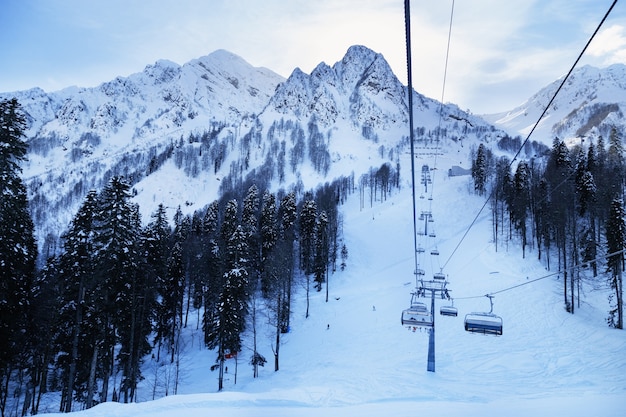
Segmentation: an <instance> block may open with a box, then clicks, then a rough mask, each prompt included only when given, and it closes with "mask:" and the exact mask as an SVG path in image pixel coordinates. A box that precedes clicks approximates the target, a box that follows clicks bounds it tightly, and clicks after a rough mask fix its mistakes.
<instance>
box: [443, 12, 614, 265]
mask: <svg viewBox="0 0 626 417" xmlns="http://www.w3.org/2000/svg"><path fill="white" fill-rule="evenodd" d="M615 4H617V0H613V3H612V4H611V6H610V7H609V10H608V11H607V12H606V13H605V15H604V17H603V18H602V20H601V21H600V23H599V24H598V26H597V27H596V30H595V31H594V32H593V33H592V34H591V37H590V38H589V40H588V41H587V43H586V44H585V46H584V47H583V49H582V51H581V52H580V53H579V54H578V57H577V58H576V60H575V61H574V64H573V65H572V66H571V67H570V69H569V71H568V72H567V74H566V75H565V77H563V80H562V81H561V84H560V85H559V87H558V88H557V89H556V91H555V92H554V94H553V95H552V98H551V99H550V101H549V102H548V104H547V105H546V106H545V108H544V110H543V112H542V113H541V115H540V116H539V118H538V119H537V121H536V122H535V124H534V125H533V128H532V129H531V130H530V132H529V133H528V135H527V136H526V139H524V142H522V144H521V146H520V148H519V149H518V151H517V153H516V154H515V156H514V157H513V159H512V160H511V163H510V164H509V168H510V167H511V166H512V165H513V162H514V161H515V159H516V158H517V157H518V156H519V154H520V153H521V152H522V150H523V149H524V146H526V143H527V142H528V141H529V140H530V137H531V135H532V134H533V133H534V131H535V129H536V128H537V126H538V125H539V123H540V122H541V120H542V119H543V118H544V117H545V115H546V113H547V112H548V109H549V108H550V106H551V105H552V103H553V102H554V100H555V99H556V96H557V95H558V94H559V92H560V91H561V89H562V88H563V85H565V82H566V81H567V80H568V78H569V77H570V75H571V74H572V72H573V71H574V69H575V68H576V65H578V62H579V61H580V60H581V58H582V57H583V55H584V53H585V51H586V50H587V48H588V47H589V44H591V41H592V40H593V39H594V37H595V36H596V34H597V33H598V31H599V30H600V28H601V27H602V25H603V24H604V22H605V21H606V19H607V18H608V16H609V14H610V13H611V11H612V10H613V7H615ZM563 183H564V182H562V183H561V184H563ZM561 184H559V185H561ZM555 190H556V188H555V189H553V190H551V193H552V192H554V191H555ZM494 192H495V190H492V191H491V193H489V195H488V196H487V199H486V200H485V203H484V204H483V205H482V207H481V208H480V210H479V211H478V213H477V214H476V217H474V219H473V220H472V222H471V223H470V225H469V227H468V228H467V230H466V231H465V233H464V234H463V236H461V240H459V243H457V245H456V247H455V248H454V250H453V251H452V253H451V254H450V256H449V257H448V259H447V260H446V262H445V263H444V265H443V267H444V268H445V266H446V265H447V264H448V262H450V260H451V259H452V257H453V256H454V255H455V254H456V251H457V250H458V249H459V247H460V246H461V243H463V241H464V240H465V238H466V237H467V235H468V233H469V231H470V229H471V228H472V227H473V226H474V224H475V223H476V221H477V220H478V217H479V216H480V214H481V213H482V211H483V210H484V209H485V207H486V206H487V203H488V202H489V200H491V197H493V194H494Z"/></svg>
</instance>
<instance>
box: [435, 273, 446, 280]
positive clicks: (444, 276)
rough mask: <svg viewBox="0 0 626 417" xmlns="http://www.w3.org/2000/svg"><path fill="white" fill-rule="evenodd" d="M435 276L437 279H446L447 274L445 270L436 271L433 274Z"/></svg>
mask: <svg viewBox="0 0 626 417" xmlns="http://www.w3.org/2000/svg"><path fill="white" fill-rule="evenodd" d="M433 278H434V279H435V280H436V281H444V280H445V279H446V274H444V273H443V272H435V273H434V274H433Z"/></svg>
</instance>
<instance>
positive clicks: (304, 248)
mask: <svg viewBox="0 0 626 417" xmlns="http://www.w3.org/2000/svg"><path fill="white" fill-rule="evenodd" d="M316 222H317V204H316V203H315V200H312V199H308V200H305V201H304V203H303V204H302V209H301V210H300V268H301V269H302V272H303V273H304V275H305V279H306V313H305V317H307V318H308V317H309V290H310V285H311V277H310V275H311V274H312V273H313V272H314V268H313V267H314V260H315V258H314V257H315V236H316Z"/></svg>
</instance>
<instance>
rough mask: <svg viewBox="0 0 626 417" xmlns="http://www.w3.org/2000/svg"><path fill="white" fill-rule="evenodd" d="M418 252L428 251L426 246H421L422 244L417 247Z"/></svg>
mask: <svg viewBox="0 0 626 417" xmlns="http://www.w3.org/2000/svg"><path fill="white" fill-rule="evenodd" d="M416 252H417V253H424V252H426V249H424V248H423V247H421V246H418V247H417V250H416Z"/></svg>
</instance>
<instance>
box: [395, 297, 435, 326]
mask: <svg viewBox="0 0 626 417" xmlns="http://www.w3.org/2000/svg"><path fill="white" fill-rule="evenodd" d="M402 325H403V326H407V327H409V328H411V327H413V328H416V327H433V319H432V316H431V314H430V311H428V308H427V307H426V304H424V303H421V302H413V303H411V307H409V308H407V309H406V310H403V311H402Z"/></svg>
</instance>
